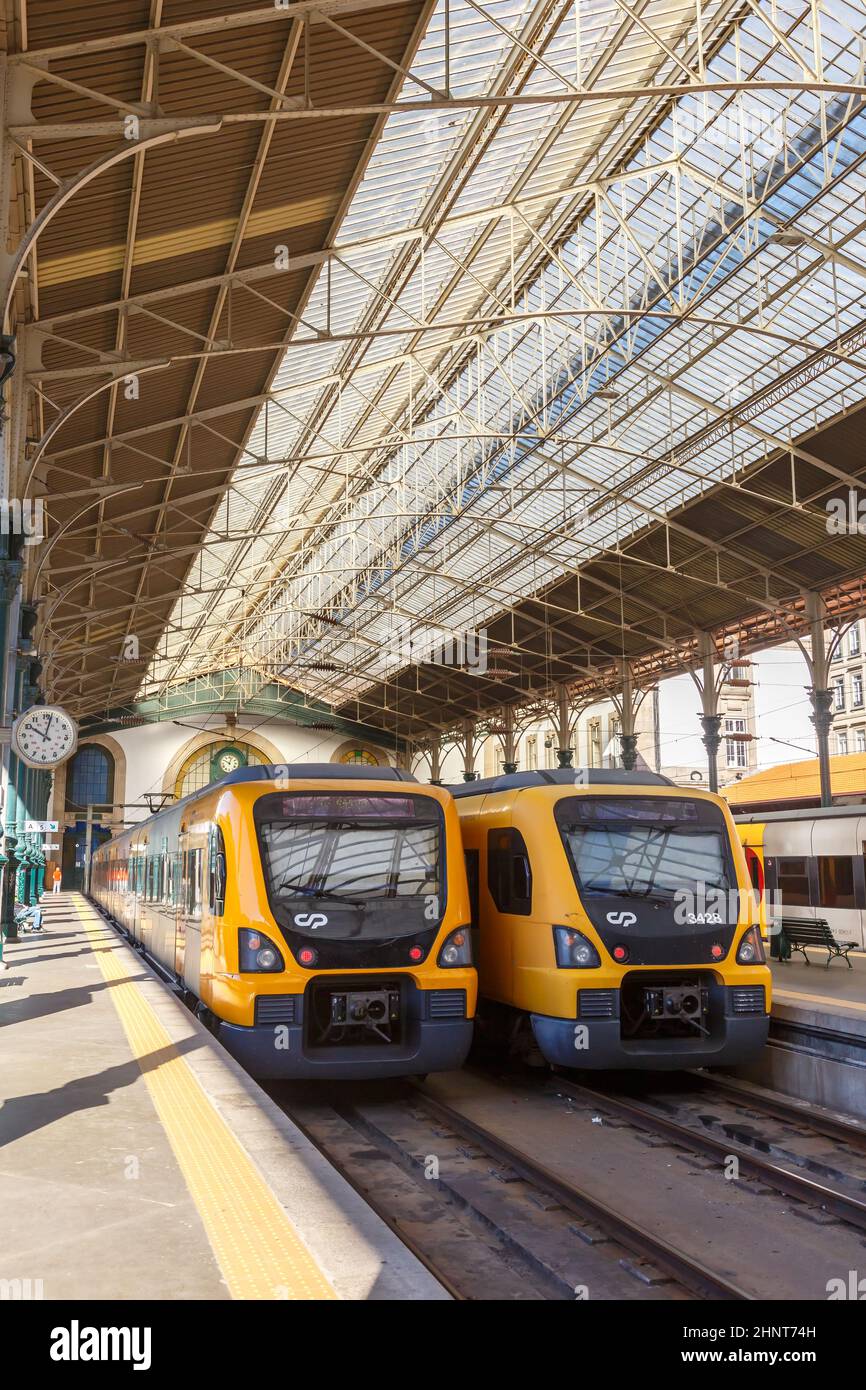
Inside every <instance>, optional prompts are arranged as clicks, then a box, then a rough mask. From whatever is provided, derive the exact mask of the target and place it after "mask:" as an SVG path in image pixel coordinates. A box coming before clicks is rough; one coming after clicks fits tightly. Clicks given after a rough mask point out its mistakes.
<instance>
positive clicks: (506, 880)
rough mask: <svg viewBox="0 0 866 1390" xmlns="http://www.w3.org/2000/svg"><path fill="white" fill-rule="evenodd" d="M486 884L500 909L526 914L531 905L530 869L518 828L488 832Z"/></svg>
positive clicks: (524, 843)
mask: <svg viewBox="0 0 866 1390" xmlns="http://www.w3.org/2000/svg"><path fill="white" fill-rule="evenodd" d="M487 886H488V888H489V889H490V896H491V897H492V898H493V901H494V902H495V903H496V906H497V907H498V909H499V911H500V912H511V913H516V914H518V915H521V916H527V915H528V914H529V911H530V908H531V906H532V872H531V870H530V867H529V855H528V853H527V849H526V842H525V840H524V838H523V836H522V835H521V833H520V831H519V830H514V829H510V830H490V831H488V834H487Z"/></svg>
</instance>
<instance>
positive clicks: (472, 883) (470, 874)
mask: <svg viewBox="0 0 866 1390" xmlns="http://www.w3.org/2000/svg"><path fill="white" fill-rule="evenodd" d="M465 858H466V881H467V883H468V885H469V913H470V922H471V925H472V926H473V927H477V926H478V850H477V849H468V850H467V851H466V855H465Z"/></svg>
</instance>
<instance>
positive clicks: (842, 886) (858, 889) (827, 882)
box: [812, 816, 864, 946]
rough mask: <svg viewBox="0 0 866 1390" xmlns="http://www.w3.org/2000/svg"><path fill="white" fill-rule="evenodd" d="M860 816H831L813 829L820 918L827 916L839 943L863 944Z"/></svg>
mask: <svg viewBox="0 0 866 1390" xmlns="http://www.w3.org/2000/svg"><path fill="white" fill-rule="evenodd" d="M862 824H863V820H862V818H861V817H859V816H839V817H838V818H836V817H828V818H826V819H821V820H816V821H815V822H814V823H813V827H812V853H813V856H814V858H815V865H816V870H817V878H818V897H817V902H816V911H815V915H816V917H823V918H824V920H825V921H826V923H827V925H828V926H829V928H830V930H831V932H832V933H833V935H834V936H835V937H836V939H837V941H856V942H857V943H858V945H861V946H862V945H863V924H862V915H863V914H862V903H863V897H864V880H863V854H862V852H861V843H862V842H861V839H860V836H859V829H858V828H859V827H860V826H861V825H862Z"/></svg>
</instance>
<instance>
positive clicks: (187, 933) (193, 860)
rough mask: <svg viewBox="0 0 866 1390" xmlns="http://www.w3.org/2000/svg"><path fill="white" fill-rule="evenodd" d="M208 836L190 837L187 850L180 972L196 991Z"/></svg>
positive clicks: (183, 886) (183, 877) (190, 987)
mask: <svg viewBox="0 0 866 1390" xmlns="http://www.w3.org/2000/svg"><path fill="white" fill-rule="evenodd" d="M206 863H207V839H206V837H205V836H203V835H196V836H195V837H192V836H187V843H186V847H185V849H184V851H183V874H182V892H181V898H182V917H183V924H184V942H183V964H182V965H181V966H180V967H179V970H178V973H179V975H180V976H181V977H182V979H183V982H184V984H185V985H186V987H187V989H189V990H192V992H193V994H196V995H198V994H200V992H201V933H202V916H203V912H204V871H205V866H206Z"/></svg>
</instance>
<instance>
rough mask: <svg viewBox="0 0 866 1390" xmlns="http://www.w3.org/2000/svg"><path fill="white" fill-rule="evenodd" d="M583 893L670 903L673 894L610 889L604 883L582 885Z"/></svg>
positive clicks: (659, 891)
mask: <svg viewBox="0 0 866 1390" xmlns="http://www.w3.org/2000/svg"><path fill="white" fill-rule="evenodd" d="M581 892H583V893H599V894H605V895H607V896H608V897H613V898H633V899H634V898H639V899H641V900H642V901H644V902H660V903H672V902H673V900H674V895H673V893H666V892H664V891H662V890H661V889H659V890H658V891H653V890H652V889H638V888H611V887H610V886H609V885H608V884H606V883H584V884H583V885H582V888H581Z"/></svg>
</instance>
